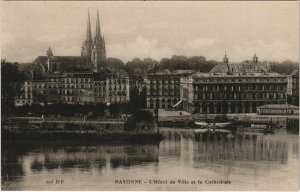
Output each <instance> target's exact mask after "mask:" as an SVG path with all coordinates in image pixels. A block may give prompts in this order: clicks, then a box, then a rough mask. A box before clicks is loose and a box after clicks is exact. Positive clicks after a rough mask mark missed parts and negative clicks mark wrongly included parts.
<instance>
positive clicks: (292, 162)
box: [1, 128, 299, 190]
mask: <svg viewBox="0 0 300 192" xmlns="http://www.w3.org/2000/svg"><path fill="white" fill-rule="evenodd" d="M161 131H162V132H163V133H164V135H165V136H166V138H165V139H164V140H163V141H161V142H160V143H159V144H143V145H139V144H123V145H116V144H114V145H109V144H97V145H74V144H64V145H62V144H51V145H50V144H49V145H41V144H30V145H29V144H26V143H23V144H15V145H9V146H7V145H4V144H2V158H1V162H2V163H1V176H2V179H1V182H2V190H298V185H299V183H298V180H299V176H298V175H299V174H298V170H299V168H298V162H299V147H298V146H299V140H298V137H299V135H294V134H290V133H287V132H286V131H285V130H277V131H276V133H275V134H272V135H270V134H260V133H255V134H253V133H251V134H245V135H243V136H239V137H237V136H236V137H234V138H227V137H224V138H222V137H221V138H212V139H203V138H202V137H197V135H196V134H195V133H194V132H193V130H185V129H171V128H164V129H162V130H161ZM133 180H134V181H133ZM220 182H222V183H220Z"/></svg>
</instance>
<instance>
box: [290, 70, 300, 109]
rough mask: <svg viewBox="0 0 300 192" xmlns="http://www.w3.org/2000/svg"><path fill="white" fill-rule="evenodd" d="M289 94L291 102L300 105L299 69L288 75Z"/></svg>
mask: <svg viewBox="0 0 300 192" xmlns="http://www.w3.org/2000/svg"><path fill="white" fill-rule="evenodd" d="M288 96H289V103H290V104H292V105H296V106H299V70H295V71H293V72H292V73H291V74H290V75H289V76H288Z"/></svg>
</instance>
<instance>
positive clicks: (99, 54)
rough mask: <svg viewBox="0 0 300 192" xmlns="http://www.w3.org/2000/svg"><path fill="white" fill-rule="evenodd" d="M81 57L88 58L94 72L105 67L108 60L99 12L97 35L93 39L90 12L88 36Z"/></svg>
mask: <svg viewBox="0 0 300 192" xmlns="http://www.w3.org/2000/svg"><path fill="white" fill-rule="evenodd" d="M81 56H82V57H85V58H86V62H87V65H88V66H91V65H92V66H91V67H93V69H94V70H97V69H99V68H102V67H104V64H105V60H106V50H105V41H104V36H101V30H100V19H99V12H98V10H97V21H96V33H95V37H94V39H92V31H91V22H90V13H89V12H88V21H87V34H86V39H85V41H84V42H83V46H82V51H81Z"/></svg>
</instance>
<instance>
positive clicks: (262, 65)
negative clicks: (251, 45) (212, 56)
mask: <svg viewBox="0 0 300 192" xmlns="http://www.w3.org/2000/svg"><path fill="white" fill-rule="evenodd" d="M228 69H229V70H230V72H232V73H263V72H270V65H269V63H267V62H257V63H255V62H250V61H245V62H241V63H229V64H228V66H227V64H225V63H222V64H219V65H217V66H215V67H214V68H213V69H212V70H211V71H210V73H226V72H228Z"/></svg>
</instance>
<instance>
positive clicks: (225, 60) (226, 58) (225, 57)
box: [223, 49, 228, 64]
mask: <svg viewBox="0 0 300 192" xmlns="http://www.w3.org/2000/svg"><path fill="white" fill-rule="evenodd" d="M223 61H224V63H225V64H228V57H227V54H226V49H225V56H224V58H223Z"/></svg>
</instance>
